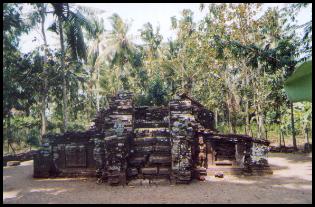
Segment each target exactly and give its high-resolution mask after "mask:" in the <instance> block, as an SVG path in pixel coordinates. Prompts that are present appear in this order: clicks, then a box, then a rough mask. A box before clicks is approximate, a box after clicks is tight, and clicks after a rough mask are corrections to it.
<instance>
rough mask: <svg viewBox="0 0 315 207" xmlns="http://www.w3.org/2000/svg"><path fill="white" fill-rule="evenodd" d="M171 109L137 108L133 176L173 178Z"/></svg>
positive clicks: (131, 174) (129, 174) (130, 160)
mask: <svg viewBox="0 0 315 207" xmlns="http://www.w3.org/2000/svg"><path fill="white" fill-rule="evenodd" d="M168 113H169V111H168V109H167V108H161V107H150V108H148V107H138V108H135V114H134V115H135V119H134V137H133V139H132V141H131V148H130V149H131V150H130V157H129V169H128V170H127V173H128V177H129V178H135V179H149V180H153V179H159V178H167V179H168V178H170V174H171V144H170V133H169V122H168V119H167V118H168Z"/></svg>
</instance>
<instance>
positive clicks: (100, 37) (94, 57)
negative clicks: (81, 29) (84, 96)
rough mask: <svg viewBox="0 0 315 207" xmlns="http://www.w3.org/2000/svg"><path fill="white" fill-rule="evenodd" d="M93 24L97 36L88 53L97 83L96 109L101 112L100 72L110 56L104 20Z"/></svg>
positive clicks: (92, 37) (94, 80) (94, 21)
mask: <svg viewBox="0 0 315 207" xmlns="http://www.w3.org/2000/svg"><path fill="white" fill-rule="evenodd" d="M93 24H94V27H95V35H91V36H90V39H91V40H92V42H91V44H90V46H89V51H88V62H89V63H90V65H91V66H92V69H91V74H92V82H94V83H95V92H96V109H97V111H99V110H100V95H99V93H100V83H99V82H100V70H101V66H102V64H103V63H104V61H105V58H104V56H106V55H108V51H107V50H106V44H107V43H106V37H105V28H104V20H103V19H100V20H98V19H96V18H94V19H93Z"/></svg>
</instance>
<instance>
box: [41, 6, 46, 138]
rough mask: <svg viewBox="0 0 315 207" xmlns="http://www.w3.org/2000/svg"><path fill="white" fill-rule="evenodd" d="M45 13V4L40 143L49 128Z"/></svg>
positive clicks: (44, 8)
mask: <svg viewBox="0 0 315 207" xmlns="http://www.w3.org/2000/svg"><path fill="white" fill-rule="evenodd" d="M45 12H46V7H45V5H44V4H43V5H42V7H41V12H40V15H41V19H42V21H41V26H42V28H41V29H42V35H43V39H44V64H43V77H44V84H43V86H44V87H43V91H42V103H41V121H42V126H41V131H40V135H41V140H40V142H42V141H43V136H44V135H45V134H46V126H47V120H46V113H45V112H46V105H47V103H46V100H47V94H48V93H47V85H48V80H47V70H46V63H47V53H48V45H47V39H46V33H45Z"/></svg>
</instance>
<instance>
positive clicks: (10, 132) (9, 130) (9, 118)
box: [7, 111, 15, 154]
mask: <svg viewBox="0 0 315 207" xmlns="http://www.w3.org/2000/svg"><path fill="white" fill-rule="evenodd" d="M7 136H8V153H9V152H10V147H11V149H12V151H13V154H15V150H14V148H13V146H12V142H13V140H12V129H11V111H9V115H8V123H7Z"/></svg>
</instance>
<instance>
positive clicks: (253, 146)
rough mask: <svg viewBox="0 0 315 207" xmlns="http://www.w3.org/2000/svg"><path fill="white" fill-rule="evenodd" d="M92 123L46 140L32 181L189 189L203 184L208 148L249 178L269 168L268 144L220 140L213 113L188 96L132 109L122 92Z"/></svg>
mask: <svg viewBox="0 0 315 207" xmlns="http://www.w3.org/2000/svg"><path fill="white" fill-rule="evenodd" d="M94 122H95V125H94V126H93V127H91V129H90V130H87V131H85V132H67V133H64V134H51V135H47V136H46V137H45V139H44V144H43V146H42V148H41V149H40V150H39V151H38V152H37V153H36V154H35V155H34V177H52V176H55V177H65V176H71V177H73V176H96V177H97V178H98V181H97V182H98V183H103V182H107V183H108V184H110V185H119V184H122V185H125V184H126V183H127V182H128V181H129V180H131V179H155V178H168V179H170V180H172V181H174V182H176V183H189V182H190V181H191V180H192V179H193V178H197V179H199V180H203V179H205V178H204V176H206V175H207V165H208V164H207V157H206V156H207V153H208V152H207V150H209V149H207V146H208V144H209V143H211V145H212V146H213V150H214V152H215V155H214V157H215V158H216V159H217V161H220V160H221V161H223V162H224V161H226V159H230V160H232V161H233V162H235V163H236V164H237V165H238V166H240V167H241V168H243V169H244V171H246V172H252V171H253V169H254V168H255V167H256V168H257V169H261V166H267V165H268V163H267V162H266V160H267V157H266V154H267V152H268V148H266V146H268V144H266V142H263V141H255V140H254V139H253V138H251V137H248V136H244V135H234V134H232V135H223V134H218V133H217V131H216V130H215V129H214V128H213V113H212V112H211V111H209V110H207V109H205V108H204V107H203V106H202V105H201V104H199V103H198V102H196V101H194V100H192V99H191V98H189V97H186V96H177V97H176V98H175V99H173V100H172V101H170V102H169V106H168V107H148V106H140V107H134V104H133V95H132V94H131V93H129V92H126V91H121V92H120V93H118V94H117V95H116V96H114V97H112V98H111V99H110V102H109V107H108V108H107V109H104V110H101V111H99V112H98V114H97V115H96V118H95V120H94ZM253 166H254V167H253Z"/></svg>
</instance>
